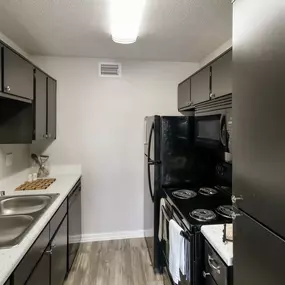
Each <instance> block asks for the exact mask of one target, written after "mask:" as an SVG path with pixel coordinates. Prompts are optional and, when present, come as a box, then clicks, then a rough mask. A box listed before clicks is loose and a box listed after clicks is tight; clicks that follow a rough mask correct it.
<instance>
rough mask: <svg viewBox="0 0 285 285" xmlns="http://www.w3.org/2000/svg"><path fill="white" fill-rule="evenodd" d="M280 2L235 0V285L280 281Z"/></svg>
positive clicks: (284, 142)
mask: <svg viewBox="0 0 285 285" xmlns="http://www.w3.org/2000/svg"><path fill="white" fill-rule="evenodd" d="M284 4H285V2H284V0H262V1H260V0H236V1H235V2H234V3H233V63H234V64H233V67H234V78H233V84H234V85H233V122H234V124H233V154H234V160H233V193H234V196H233V202H235V205H236V210H237V214H236V215H237V217H236V219H235V221H234V262H233V265H234V285H268V284H284V283H285V277H284V268H285V267H284V258H285V127H284V123H285V79H284V76H285V5H284Z"/></svg>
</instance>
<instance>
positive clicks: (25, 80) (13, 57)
mask: <svg viewBox="0 0 285 285" xmlns="http://www.w3.org/2000/svg"><path fill="white" fill-rule="evenodd" d="M2 60H3V67H2V71H3V82H2V87H3V90H2V92H4V93H6V94H8V95H14V96H18V97H22V98H24V99H28V100H33V98H34V67H33V65H32V64H31V63H29V62H28V61H26V60H25V59H24V58H22V57H21V56H20V55H18V54H17V53H15V52H13V51H12V50H10V49H9V48H7V47H4V48H3V58H2Z"/></svg>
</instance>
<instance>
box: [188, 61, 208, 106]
mask: <svg viewBox="0 0 285 285" xmlns="http://www.w3.org/2000/svg"><path fill="white" fill-rule="evenodd" d="M209 96H210V67H209V66H208V67H205V68H204V69H202V70H201V71H199V72H198V73H196V74H195V75H193V76H192V77H191V100H192V102H193V104H197V103H200V102H203V101H206V100H209Z"/></svg>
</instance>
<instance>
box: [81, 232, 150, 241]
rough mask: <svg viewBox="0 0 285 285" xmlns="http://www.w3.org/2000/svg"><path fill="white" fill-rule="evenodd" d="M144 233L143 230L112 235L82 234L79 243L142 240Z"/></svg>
mask: <svg viewBox="0 0 285 285" xmlns="http://www.w3.org/2000/svg"><path fill="white" fill-rule="evenodd" d="M144 232H145V231H144V230H138V231H123V232H113V233H98V234H83V235H82V239H81V242H92V241H105V240H119V239H130V238H142V237H144Z"/></svg>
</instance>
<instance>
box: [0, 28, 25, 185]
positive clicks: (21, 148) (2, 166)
mask: <svg viewBox="0 0 285 285" xmlns="http://www.w3.org/2000/svg"><path fill="white" fill-rule="evenodd" d="M0 40H2V41H3V42H5V43H6V44H8V45H9V46H11V47H12V48H14V49H15V50H17V51H18V52H19V53H21V54H22V55H24V56H26V57H27V56H28V55H27V54H26V53H25V52H24V51H23V50H22V49H21V48H20V47H18V46H17V45H16V44H15V43H14V42H13V41H11V40H10V39H9V38H7V37H6V36H5V35H4V34H2V33H1V32H0ZM11 152H12V153H13V165H12V166H9V167H6V163H5V159H6V154H7V153H11ZM29 154H30V150H29V145H1V144H0V179H2V178H4V177H7V176H10V175H12V174H14V173H16V172H18V171H21V170H23V169H25V168H27V167H28V166H29V164H30V158H29ZM1 190H2V189H1ZM3 190H5V189H3Z"/></svg>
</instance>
